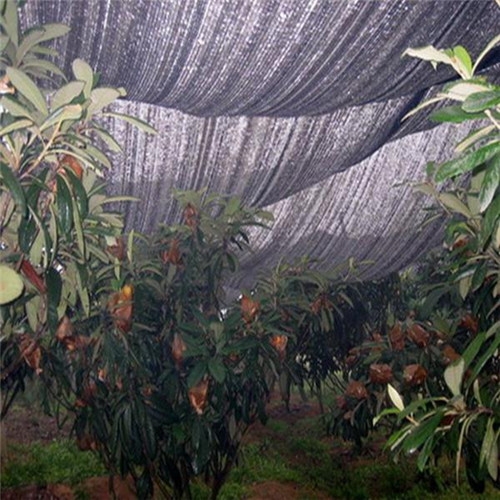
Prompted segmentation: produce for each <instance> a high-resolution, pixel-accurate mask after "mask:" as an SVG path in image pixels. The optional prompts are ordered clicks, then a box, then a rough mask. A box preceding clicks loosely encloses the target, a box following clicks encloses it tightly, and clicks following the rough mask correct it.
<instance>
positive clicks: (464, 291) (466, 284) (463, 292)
mask: <svg viewBox="0 0 500 500" xmlns="http://www.w3.org/2000/svg"><path fill="white" fill-rule="evenodd" d="M471 287H472V274H466V275H465V276H463V277H462V278H460V280H459V281H458V291H459V293H460V296H461V297H462V299H463V300H465V299H466V298H467V295H469V292H470V289H471Z"/></svg>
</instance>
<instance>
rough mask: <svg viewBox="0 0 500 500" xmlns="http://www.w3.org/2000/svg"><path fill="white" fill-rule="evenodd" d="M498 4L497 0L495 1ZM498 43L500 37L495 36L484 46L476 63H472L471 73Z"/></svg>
mask: <svg viewBox="0 0 500 500" xmlns="http://www.w3.org/2000/svg"><path fill="white" fill-rule="evenodd" d="M497 3H498V0H497ZM498 43H500V35H497V36H495V37H494V38H493V39H492V40H491V41H490V42H489V43H488V45H486V47H485V48H484V49H483V50H482V51H481V53H480V54H479V56H478V57H477V59H476V62H475V63H474V66H473V68H472V72H473V73H475V72H476V70H477V68H478V67H479V65H480V64H481V61H482V60H483V59H484V58H485V57H486V56H487V55H488V53H489V52H490V51H491V49H492V48H493V47H495V45H497V44H498Z"/></svg>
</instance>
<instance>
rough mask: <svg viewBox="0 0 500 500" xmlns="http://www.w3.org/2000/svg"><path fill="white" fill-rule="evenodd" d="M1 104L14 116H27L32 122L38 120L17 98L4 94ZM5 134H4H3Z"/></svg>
mask: <svg viewBox="0 0 500 500" xmlns="http://www.w3.org/2000/svg"><path fill="white" fill-rule="evenodd" d="M0 106H2V107H3V108H5V109H6V110H7V111H8V112H9V113H10V114H11V115H12V116H16V117H23V118H27V119H28V120H30V121H31V122H36V120H35V117H34V116H33V114H32V113H31V112H30V110H29V109H26V108H25V107H24V106H23V105H22V104H20V103H19V101H18V100H17V99H14V98H13V97H11V96H3V97H2V98H1V99H0ZM2 135H3V134H2Z"/></svg>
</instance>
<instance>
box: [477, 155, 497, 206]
mask: <svg viewBox="0 0 500 500" xmlns="http://www.w3.org/2000/svg"><path fill="white" fill-rule="evenodd" d="M499 184H500V154H497V155H495V156H494V157H493V158H492V159H491V160H489V161H488V164H487V167H486V172H485V174H484V178H483V182H482V185H481V190H480V191H479V211H480V212H481V213H483V212H484V211H485V210H486V209H487V208H488V207H489V205H490V203H491V202H492V200H493V197H494V196H495V193H496V192H497V189H498V185H499Z"/></svg>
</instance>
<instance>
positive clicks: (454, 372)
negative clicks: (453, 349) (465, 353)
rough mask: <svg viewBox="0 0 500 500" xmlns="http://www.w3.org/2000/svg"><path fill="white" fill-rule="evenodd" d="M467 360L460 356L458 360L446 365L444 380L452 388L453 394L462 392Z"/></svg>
mask: <svg viewBox="0 0 500 500" xmlns="http://www.w3.org/2000/svg"><path fill="white" fill-rule="evenodd" d="M464 366H465V362H464V359H463V358H459V359H458V360H457V361H456V362H454V363H452V364H450V365H449V366H447V367H446V370H445V371H444V380H445V382H446V385H447V386H448V388H449V389H450V391H451V393H452V394H453V396H458V395H459V394H461V391H460V387H461V385H462V379H463V376H464V373H465V369H464Z"/></svg>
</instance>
